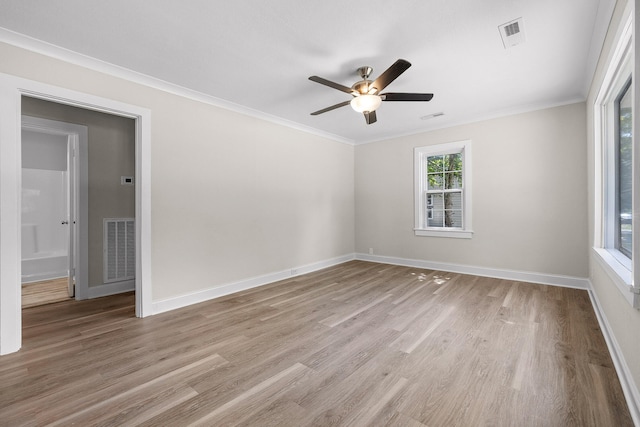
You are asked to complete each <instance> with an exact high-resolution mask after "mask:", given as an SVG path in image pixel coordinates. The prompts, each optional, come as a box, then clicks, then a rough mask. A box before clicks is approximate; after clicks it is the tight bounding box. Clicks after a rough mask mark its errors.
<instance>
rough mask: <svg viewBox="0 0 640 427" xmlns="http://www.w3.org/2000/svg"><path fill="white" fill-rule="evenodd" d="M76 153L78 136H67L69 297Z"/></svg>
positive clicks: (72, 286) (73, 260)
mask: <svg viewBox="0 0 640 427" xmlns="http://www.w3.org/2000/svg"><path fill="white" fill-rule="evenodd" d="M77 151H78V135H76V134H72V135H68V140H67V197H68V199H67V201H68V202H67V217H66V218H65V219H64V221H63V223H65V222H66V224H65V225H66V226H67V229H68V231H67V239H68V242H69V243H68V250H69V257H68V268H69V278H68V283H67V287H68V290H69V296H70V297H74V296H75V285H76V258H77V257H76V246H77V245H76V223H77V217H78V215H77V213H78V210H77V203H76V194H77V192H76V183H77V180H76V172H77V161H76V153H77Z"/></svg>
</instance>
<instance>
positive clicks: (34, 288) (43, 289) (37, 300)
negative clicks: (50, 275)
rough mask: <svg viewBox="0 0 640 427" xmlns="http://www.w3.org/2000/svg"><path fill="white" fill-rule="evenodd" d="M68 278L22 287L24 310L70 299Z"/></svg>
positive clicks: (27, 284) (28, 284)
mask: <svg viewBox="0 0 640 427" xmlns="http://www.w3.org/2000/svg"><path fill="white" fill-rule="evenodd" d="M68 281H69V278H68V277H62V278H60V279H51V280H43V281H41V282H33V283H25V284H23V285H22V308H29V307H35V306H38V305H44V304H51V303H52V302H59V301H65V300H68V299H69V290H68Z"/></svg>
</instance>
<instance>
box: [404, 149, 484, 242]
mask: <svg viewBox="0 0 640 427" xmlns="http://www.w3.org/2000/svg"><path fill="white" fill-rule="evenodd" d="M414 161H415V210H416V222H415V233H416V235H418V236H439V237H461V238H470V237H471V233H472V232H471V180H470V169H471V166H470V165H471V142H470V141H462V142H454V143H448V144H439V145H432V146H425V147H418V148H416V149H415V151H414Z"/></svg>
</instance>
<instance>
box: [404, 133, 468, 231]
mask: <svg viewBox="0 0 640 427" xmlns="http://www.w3.org/2000/svg"><path fill="white" fill-rule="evenodd" d="M450 153H462V188H463V200H462V220H463V227H462V229H460V228H443V227H437V228H436V227H433V228H431V227H428V228H426V227H424V226H423V225H422V224H424V221H423V218H424V217H425V216H426V215H427V213H426V212H425V208H424V206H423V203H422V194H423V193H424V192H425V190H426V189H425V188H424V182H425V180H424V179H423V177H424V173H425V171H424V164H425V162H424V161H423V159H424V158H425V157H428V156H437V155H441V154H450ZM413 159H414V209H415V215H414V233H415V235H416V236H427V237H449V238H458V239H470V238H472V237H473V230H472V229H471V224H472V222H471V176H472V174H471V165H472V161H471V141H470V140H466V141H457V142H449V143H444V144H436V145H427V146H424V147H416V148H414V150H413Z"/></svg>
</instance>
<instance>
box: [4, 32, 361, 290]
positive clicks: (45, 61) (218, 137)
mask: <svg viewBox="0 0 640 427" xmlns="http://www.w3.org/2000/svg"><path fill="white" fill-rule="evenodd" d="M0 57H2V58H3V61H0V72H2V73H6V74H12V75H16V76H19V77H23V78H27V79H31V80H36V81H40V82H43V83H48V84H52V85H56V86H60V87H64V88H69V89H73V90H77V91H80V92H84V93H88V94H92V95H97V96H101V97H104V98H109V99H113V100H117V101H122V102H126V103H129V104H133V105H138V106H141V107H144V108H148V109H150V110H151V118H152V123H151V137H152V141H151V145H152V147H151V162H152V165H151V175H152V178H151V181H152V182H151V192H152V194H151V211H152V217H151V221H152V224H151V227H152V236H151V240H152V247H153V250H152V280H153V282H152V283H153V289H152V293H153V296H152V298H153V300H154V301H161V300H166V299H171V298H175V297H179V296H181V295H185V294H189V293H193V292H199V291H203V290H207V289H212V288H216V287H220V286H223V285H225V284H227V283H230V282H234V281H239V280H243V279H247V278H252V277H255V276H259V275H265V274H269V273H272V272H276V271H281V270H283V269H288V268H292V267H296V266H300V265H306V264H311V263H317V262H321V261H324V260H328V259H332V258H336V257H339V256H343V255H346V254H351V253H353V242H354V236H353V221H354V206H353V189H354V185H353V156H354V153H353V147H352V146H349V145H345V144H342V143H338V142H335V141H331V140H327V139H325V138H321V137H317V136H313V135H310V134H307V133H303V132H300V131H296V130H293V129H290V128H285V127H283V126H280V125H276V124H272V123H269V122H266V121H262V120H259V119H255V118H251V117H248V116H244V115H241V114H238V113H235V112H232V111H228V110H224V109H221V108H218V107H215V106H212V105H207V104H204V103H201V102H197V101H193V100H190V99H187V98H183V97H180V96H176V95H171V94H168V93H166V92H163V91H160V90H156V89H153V88H149V87H146V86H142V85H139V84H135V83H132V82H129V81H126V80H122V79H119V78H115V77H110V76H107V75H104V74H101V73H98V72H94V71H91V70H88V69H85V68H82V67H79V66H76V65H72V64H69V63H66V62H63V61H58V60H54V59H51V58H48V57H44V56H41V55H39V54H35V53H32V52H29V51H26V50H23V49H20V48H17V47H14V46H10V45H6V44H1V43H0Z"/></svg>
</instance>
